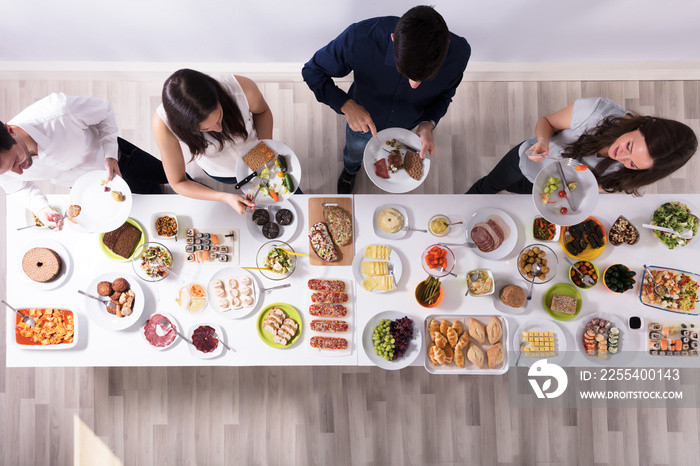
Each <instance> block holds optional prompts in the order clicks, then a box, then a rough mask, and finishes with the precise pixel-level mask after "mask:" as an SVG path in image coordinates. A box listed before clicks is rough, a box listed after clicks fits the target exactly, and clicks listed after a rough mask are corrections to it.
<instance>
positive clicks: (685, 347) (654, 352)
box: [646, 318, 700, 357]
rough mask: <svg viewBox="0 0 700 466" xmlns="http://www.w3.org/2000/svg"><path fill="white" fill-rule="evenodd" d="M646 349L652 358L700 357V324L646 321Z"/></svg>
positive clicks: (657, 320) (655, 319)
mask: <svg viewBox="0 0 700 466" xmlns="http://www.w3.org/2000/svg"><path fill="white" fill-rule="evenodd" d="M646 325H647V326H646V333H647V339H646V345H647V346H646V348H647V352H648V353H649V355H650V356H681V357H688V356H691V357H698V355H699V354H700V332H699V330H700V324H698V323H693V322H690V321H685V322H684V321H676V320H666V319H657V318H653V319H647V320H646Z"/></svg>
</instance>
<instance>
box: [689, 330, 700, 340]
mask: <svg viewBox="0 0 700 466" xmlns="http://www.w3.org/2000/svg"><path fill="white" fill-rule="evenodd" d="M688 338H690V339H691V340H693V341H698V340H700V332H690V335H689V336H688Z"/></svg>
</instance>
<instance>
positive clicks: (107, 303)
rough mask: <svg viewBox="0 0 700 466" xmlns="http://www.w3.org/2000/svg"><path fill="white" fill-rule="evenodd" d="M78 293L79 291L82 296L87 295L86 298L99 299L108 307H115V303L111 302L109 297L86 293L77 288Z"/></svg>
mask: <svg viewBox="0 0 700 466" xmlns="http://www.w3.org/2000/svg"><path fill="white" fill-rule="evenodd" d="M78 293H80V294H81V295H83V296H87V297H88V298H92V299H94V300H95V301H99V302H101V303H103V304H105V305H106V306H107V307H108V308H109V309H116V308H117V305H116V304H114V303H113V302H112V300H111V299H109V298H107V297H106V296H95V295H91V294H90V293H86V292H85V291H83V290H78Z"/></svg>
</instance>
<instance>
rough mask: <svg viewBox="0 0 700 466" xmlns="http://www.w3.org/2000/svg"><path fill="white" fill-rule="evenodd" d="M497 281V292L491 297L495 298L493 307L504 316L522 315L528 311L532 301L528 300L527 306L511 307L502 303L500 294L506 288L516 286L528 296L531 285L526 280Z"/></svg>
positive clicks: (507, 279) (508, 279)
mask: <svg viewBox="0 0 700 466" xmlns="http://www.w3.org/2000/svg"><path fill="white" fill-rule="evenodd" d="M495 281H496V283H495V291H494V293H493V294H492V295H491V296H492V298H493V307H495V308H496V310H497V311H499V312H503V313H504V314H522V313H523V312H525V311H526V310H527V308H528V306H529V305H530V302H531V301H528V300H527V299H526V300H525V304H523V305H522V306H520V307H510V306H508V305H506V304H504V303H503V302H502V301H501V297H500V293H501V290H502V289H503V288H504V287H506V286H508V285H515V286H519V287H520V288H521V289H522V290H523V293H525V295H527V292H528V287H529V286H530V284H529V283H527V282H525V280H520V279H518V278H504V279H502V280H501V279H496V280H495Z"/></svg>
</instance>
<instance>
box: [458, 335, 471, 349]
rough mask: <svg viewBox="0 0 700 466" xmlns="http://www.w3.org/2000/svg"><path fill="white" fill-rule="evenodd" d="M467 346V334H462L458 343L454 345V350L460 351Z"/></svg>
mask: <svg viewBox="0 0 700 466" xmlns="http://www.w3.org/2000/svg"><path fill="white" fill-rule="evenodd" d="M467 346H469V334H468V333H467V332H462V335H460V336H459V341H458V342H457V345H455V349H458V350H461V349H464V348H466V347H467Z"/></svg>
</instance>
